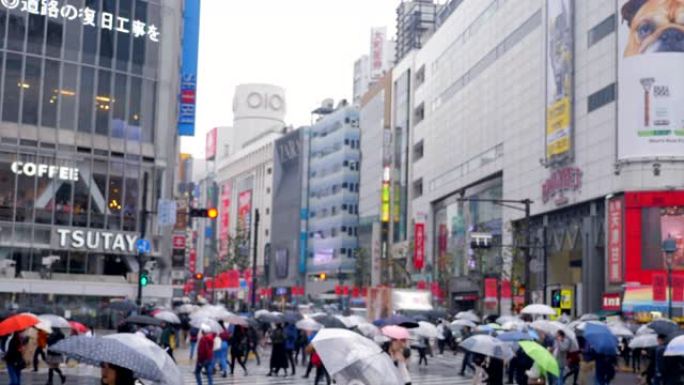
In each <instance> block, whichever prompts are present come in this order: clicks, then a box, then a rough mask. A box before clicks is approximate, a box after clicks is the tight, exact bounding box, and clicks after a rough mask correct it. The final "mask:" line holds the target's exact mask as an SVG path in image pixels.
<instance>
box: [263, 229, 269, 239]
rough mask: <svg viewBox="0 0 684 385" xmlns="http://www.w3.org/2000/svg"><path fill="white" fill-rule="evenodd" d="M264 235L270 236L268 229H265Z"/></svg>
mask: <svg viewBox="0 0 684 385" xmlns="http://www.w3.org/2000/svg"><path fill="white" fill-rule="evenodd" d="M264 235H265V236H267V237H268V229H266V230H264Z"/></svg>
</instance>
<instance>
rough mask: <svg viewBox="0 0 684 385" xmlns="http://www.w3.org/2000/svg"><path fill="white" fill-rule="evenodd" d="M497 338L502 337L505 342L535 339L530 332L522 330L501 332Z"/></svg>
mask: <svg viewBox="0 0 684 385" xmlns="http://www.w3.org/2000/svg"><path fill="white" fill-rule="evenodd" d="M496 338H498V339H500V340H501V341H505V342H517V341H534V339H535V338H534V337H532V336H531V335H530V334H529V333H525V332H521V331H517V330H515V331H511V332H505V333H501V334H499V335H498V336H496Z"/></svg>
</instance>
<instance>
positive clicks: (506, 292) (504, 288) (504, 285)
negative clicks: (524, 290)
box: [501, 279, 513, 299]
mask: <svg viewBox="0 0 684 385" xmlns="http://www.w3.org/2000/svg"><path fill="white" fill-rule="evenodd" d="M511 297H513V293H512V292H511V281H509V280H507V279H504V280H502V281H501V299H510V298H511Z"/></svg>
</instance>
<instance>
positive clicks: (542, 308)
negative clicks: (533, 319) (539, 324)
mask: <svg viewBox="0 0 684 385" xmlns="http://www.w3.org/2000/svg"><path fill="white" fill-rule="evenodd" d="M522 314H531V315H554V314H556V311H555V310H553V309H552V308H551V307H550V306H547V305H544V304H541V303H535V304H532V305H527V306H525V307H524V308H523V309H522Z"/></svg>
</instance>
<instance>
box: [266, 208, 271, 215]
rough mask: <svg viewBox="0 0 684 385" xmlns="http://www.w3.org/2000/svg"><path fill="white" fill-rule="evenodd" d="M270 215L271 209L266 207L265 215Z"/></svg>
mask: <svg viewBox="0 0 684 385" xmlns="http://www.w3.org/2000/svg"><path fill="white" fill-rule="evenodd" d="M270 213H271V209H270V208H268V207H266V215H268V214H270Z"/></svg>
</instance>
